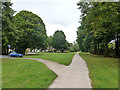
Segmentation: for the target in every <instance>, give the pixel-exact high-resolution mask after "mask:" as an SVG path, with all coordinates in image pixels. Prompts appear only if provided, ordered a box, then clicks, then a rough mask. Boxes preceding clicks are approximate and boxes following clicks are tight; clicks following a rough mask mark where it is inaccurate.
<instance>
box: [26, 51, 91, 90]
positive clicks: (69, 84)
mask: <svg viewBox="0 0 120 90" xmlns="http://www.w3.org/2000/svg"><path fill="white" fill-rule="evenodd" d="M28 59H33V58H28ZM34 60H38V61H40V62H42V63H44V64H46V65H47V66H48V68H49V69H51V70H52V71H54V72H55V73H56V74H57V75H58V77H57V78H56V79H55V80H54V81H53V83H52V84H51V85H50V86H49V87H48V88H92V86H91V80H90V78H89V71H88V68H87V65H86V62H85V61H84V60H83V59H82V58H81V57H80V56H79V53H77V54H75V55H74V57H73V60H72V63H71V64H70V65H69V66H65V65H62V64H58V63H56V62H52V61H48V60H42V59H35V58H34Z"/></svg>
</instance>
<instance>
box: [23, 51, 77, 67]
mask: <svg viewBox="0 0 120 90" xmlns="http://www.w3.org/2000/svg"><path fill="white" fill-rule="evenodd" d="M74 54H75V52H73V53H37V55H25V56H24V57H23V58H41V59H46V60H51V61H54V62H58V63H60V64H64V65H69V64H70V63H71V61H72V59H73V56H74Z"/></svg>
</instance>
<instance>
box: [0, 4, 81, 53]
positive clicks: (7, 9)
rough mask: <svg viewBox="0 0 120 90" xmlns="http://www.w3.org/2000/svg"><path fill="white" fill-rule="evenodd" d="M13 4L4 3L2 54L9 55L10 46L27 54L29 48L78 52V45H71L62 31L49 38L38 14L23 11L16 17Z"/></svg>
mask: <svg viewBox="0 0 120 90" xmlns="http://www.w3.org/2000/svg"><path fill="white" fill-rule="evenodd" d="M11 6H12V3H11V2H2V54H8V49H9V47H8V46H11V47H10V48H11V49H12V50H14V51H16V52H18V53H23V54H25V51H26V49H27V48H31V49H41V50H46V49H47V47H49V48H50V47H52V48H54V49H55V50H56V51H61V52H63V51H66V50H69V51H73V52H74V51H78V50H79V48H78V45H77V44H74V45H73V44H72V45H71V44H70V43H68V41H67V40H66V36H65V34H64V32H63V31H62V30H57V31H56V32H55V33H54V35H53V36H50V37H48V36H47V34H46V28H45V24H44V22H43V20H42V19H41V18H40V17H39V16H38V15H36V14H34V13H32V12H30V11H26V10H22V11H20V12H18V13H17V14H16V15H14V14H15V13H16V11H14V10H13V9H12V8H11Z"/></svg>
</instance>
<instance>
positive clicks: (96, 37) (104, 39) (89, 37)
mask: <svg viewBox="0 0 120 90" xmlns="http://www.w3.org/2000/svg"><path fill="white" fill-rule="evenodd" d="M77 5H78V6H79V9H80V11H81V13H82V15H81V16H80V18H81V19H82V21H81V25H80V26H79V28H78V31H77V36H78V37H77V42H78V44H79V48H80V50H81V51H89V52H91V53H94V54H104V55H105V56H109V55H110V53H112V54H115V56H116V57H118V56H120V23H119V21H118V16H119V15H120V13H119V12H120V11H119V10H120V9H119V6H120V2H79V3H78V4H77ZM111 40H115V49H110V48H109V43H110V41H111Z"/></svg>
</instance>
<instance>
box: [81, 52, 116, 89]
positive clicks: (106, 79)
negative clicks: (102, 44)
mask: <svg viewBox="0 0 120 90" xmlns="http://www.w3.org/2000/svg"><path fill="white" fill-rule="evenodd" d="M80 56H81V57H82V58H83V59H84V60H85V61H86V63H87V65H88V68H89V71H90V73H89V74H90V78H91V79H92V86H93V88H118V59H117V58H110V57H104V56H101V55H93V54H90V53H83V52H81V53H80Z"/></svg>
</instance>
